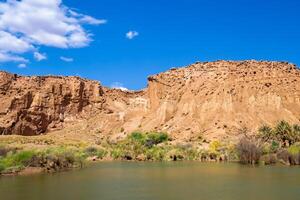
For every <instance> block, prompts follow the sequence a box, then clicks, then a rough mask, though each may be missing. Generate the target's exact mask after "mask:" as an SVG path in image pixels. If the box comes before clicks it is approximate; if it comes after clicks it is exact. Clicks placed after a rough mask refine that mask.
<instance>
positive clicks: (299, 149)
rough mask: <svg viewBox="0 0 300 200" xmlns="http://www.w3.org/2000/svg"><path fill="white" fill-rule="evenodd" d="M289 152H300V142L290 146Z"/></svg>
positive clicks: (294, 153)
mask: <svg viewBox="0 0 300 200" xmlns="http://www.w3.org/2000/svg"><path fill="white" fill-rule="evenodd" d="M288 152H289V153H290V154H292V155H298V154H300V144H294V145H292V146H290V147H289V148H288Z"/></svg>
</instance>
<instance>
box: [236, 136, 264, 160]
mask: <svg viewBox="0 0 300 200" xmlns="http://www.w3.org/2000/svg"><path fill="white" fill-rule="evenodd" d="M237 151H238V154H239V158H240V162H241V163H243V164H257V163H258V162H259V159H260V157H261V153H262V150H261V148H260V147H259V146H258V145H256V144H255V143H254V142H253V141H251V140H249V139H247V138H246V137H244V138H242V139H241V140H240V142H239V143H238V145H237Z"/></svg>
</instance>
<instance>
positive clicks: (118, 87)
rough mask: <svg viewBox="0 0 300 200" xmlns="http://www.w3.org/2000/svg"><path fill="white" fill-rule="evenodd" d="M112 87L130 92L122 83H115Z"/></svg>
mask: <svg viewBox="0 0 300 200" xmlns="http://www.w3.org/2000/svg"><path fill="white" fill-rule="evenodd" d="M110 87H111V88H113V89H118V90H122V91H128V89H127V88H126V87H124V85H123V84H122V83H120V82H114V83H112V84H111V86H110Z"/></svg>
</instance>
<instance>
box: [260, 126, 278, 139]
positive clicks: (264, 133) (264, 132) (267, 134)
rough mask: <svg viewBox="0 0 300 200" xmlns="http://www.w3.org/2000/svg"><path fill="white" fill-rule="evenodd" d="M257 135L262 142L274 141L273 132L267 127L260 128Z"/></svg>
mask: <svg viewBox="0 0 300 200" xmlns="http://www.w3.org/2000/svg"><path fill="white" fill-rule="evenodd" d="M258 133H259V135H260V137H261V138H262V139H263V141H265V142H267V141H269V140H271V139H274V131H273V129H272V128H271V127H270V126H268V125H263V126H262V127H260V128H259V130H258Z"/></svg>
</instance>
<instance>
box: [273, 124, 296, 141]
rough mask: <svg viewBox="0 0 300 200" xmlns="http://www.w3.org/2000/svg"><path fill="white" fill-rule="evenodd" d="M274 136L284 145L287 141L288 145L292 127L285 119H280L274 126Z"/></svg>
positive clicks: (291, 139)
mask: <svg viewBox="0 0 300 200" xmlns="http://www.w3.org/2000/svg"><path fill="white" fill-rule="evenodd" d="M274 132H275V137H276V138H277V139H278V140H279V141H280V142H282V143H283V144H284V145H286V144H285V142H286V141H288V143H289V145H291V144H292V142H293V128H292V127H291V125H290V124H289V123H288V122H286V121H284V120H283V121H280V122H279V123H278V124H277V126H276V127H275V130H274Z"/></svg>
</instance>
